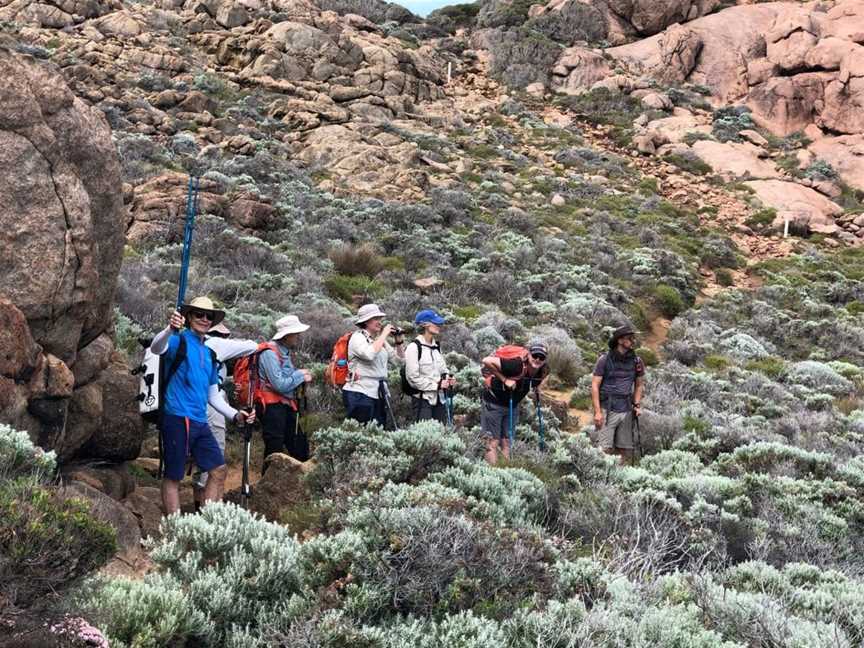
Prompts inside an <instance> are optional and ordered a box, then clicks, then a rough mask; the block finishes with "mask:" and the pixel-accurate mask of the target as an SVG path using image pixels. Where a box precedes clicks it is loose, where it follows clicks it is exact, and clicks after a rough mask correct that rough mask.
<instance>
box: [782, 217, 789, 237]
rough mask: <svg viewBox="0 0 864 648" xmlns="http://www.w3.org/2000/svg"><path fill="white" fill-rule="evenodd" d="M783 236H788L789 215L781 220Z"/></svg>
mask: <svg viewBox="0 0 864 648" xmlns="http://www.w3.org/2000/svg"><path fill="white" fill-rule="evenodd" d="M783 238H789V217H788V216H787V217H786V218H785V219H784V220H783Z"/></svg>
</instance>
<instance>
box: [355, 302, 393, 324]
mask: <svg viewBox="0 0 864 648" xmlns="http://www.w3.org/2000/svg"><path fill="white" fill-rule="evenodd" d="M386 315H387V313H385V312H384V311H382V310H381V309H380V308H378V304H365V305H364V306H361V307H360V310H358V311H357V317H355V318H354V323H355V324H362V323H363V322H368V321H369V320H370V319H372V318H373V317H386Z"/></svg>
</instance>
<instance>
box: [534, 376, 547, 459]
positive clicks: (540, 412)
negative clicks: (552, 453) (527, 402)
mask: <svg viewBox="0 0 864 648" xmlns="http://www.w3.org/2000/svg"><path fill="white" fill-rule="evenodd" d="M534 395H535V396H536V398H537V400H536V401H535V407H536V409H537V427H538V429H539V433H540V451H541V452H542V451H543V450H545V449H546V437H545V434H544V432H543V410H542V409H541V407H540V388H539V387H535V388H534Z"/></svg>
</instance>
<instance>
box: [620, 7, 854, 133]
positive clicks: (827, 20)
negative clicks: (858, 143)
mask: <svg viewBox="0 0 864 648" xmlns="http://www.w3.org/2000/svg"><path fill="white" fill-rule="evenodd" d="M606 52H607V54H609V55H610V56H612V57H613V58H614V59H615V60H617V61H618V62H619V63H622V64H624V65H626V66H627V67H628V68H629V69H630V71H631V72H633V73H640V74H641V73H647V74H650V75H652V76H654V77H656V78H658V79H661V80H664V81H667V82H668V81H675V82H682V81H688V82H691V83H697V84H701V85H705V86H707V87H709V88H710V89H711V91H712V95H713V98H714V100H715V102H716V103H717V104H718V105H720V104H728V103H734V102H741V103H745V104H747V105H748V106H749V107H750V109H751V110H752V113H753V118H754V119H755V120H756V121H757V123H758V124H759V125H760V126H763V127H764V128H767V129H768V130H770V131H771V132H773V133H774V134H776V135H780V136H785V135H789V134H791V133H794V132H796V131H801V130H803V129H804V128H806V127H807V126H808V125H810V124H815V125H816V126H818V127H820V128H822V129H824V130H827V131H830V132H835V133H839V134H855V133H861V132H864V0H841V1H840V2H837V3H835V4H834V5H833V6H831V5H826V4H814V3H807V4H798V3H787V2H774V3H767V4H754V5H741V6H737V7H731V8H729V9H725V10H724V11H722V12H719V13H717V14H714V15H710V16H705V17H703V18H699V19H697V20H694V21H692V22H689V23H687V25H686V26H680V25H676V26H673V27H670V28H669V29H668V30H666V31H665V32H663V33H661V34H657V35H656V36H653V37H651V38H647V39H644V40H641V41H638V42H635V43H632V44H628V45H624V46H621V47H615V48H612V49H609V50H606Z"/></svg>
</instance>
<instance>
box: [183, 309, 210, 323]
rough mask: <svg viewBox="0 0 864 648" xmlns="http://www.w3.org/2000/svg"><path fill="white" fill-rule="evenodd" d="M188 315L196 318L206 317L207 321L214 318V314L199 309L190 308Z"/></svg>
mask: <svg viewBox="0 0 864 648" xmlns="http://www.w3.org/2000/svg"><path fill="white" fill-rule="evenodd" d="M189 317H195V318H197V319H206V320H207V321H208V322H212V321H213V320H214V319H216V316H215V315H213V313H211V312H209V311H199V310H190V311H189Z"/></svg>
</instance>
